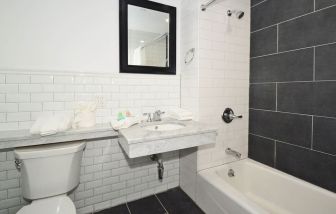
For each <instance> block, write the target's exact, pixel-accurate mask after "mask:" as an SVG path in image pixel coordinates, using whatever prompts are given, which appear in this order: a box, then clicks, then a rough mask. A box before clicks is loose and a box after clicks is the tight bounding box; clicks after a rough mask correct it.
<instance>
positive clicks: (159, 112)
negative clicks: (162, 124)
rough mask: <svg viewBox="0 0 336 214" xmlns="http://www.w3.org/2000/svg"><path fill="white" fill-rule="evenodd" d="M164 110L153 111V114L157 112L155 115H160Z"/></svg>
mask: <svg viewBox="0 0 336 214" xmlns="http://www.w3.org/2000/svg"><path fill="white" fill-rule="evenodd" d="M164 113H165V112H164V111H161V110H157V111H155V114H157V115H162V114H164Z"/></svg>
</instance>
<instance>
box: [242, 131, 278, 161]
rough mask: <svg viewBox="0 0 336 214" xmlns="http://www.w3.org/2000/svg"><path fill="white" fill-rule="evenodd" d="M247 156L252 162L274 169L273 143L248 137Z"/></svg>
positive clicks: (264, 139) (259, 138)
mask: <svg viewBox="0 0 336 214" xmlns="http://www.w3.org/2000/svg"><path fill="white" fill-rule="evenodd" d="M248 147H249V150H248V155H249V157H250V158H252V159H253V160H256V161H258V162H260V163H263V164H266V165H268V166H272V167H274V164H275V162H274V161H275V160H274V154H275V141H274V140H269V139H266V138H262V137H258V136H255V135H251V134H250V135H249V144H248Z"/></svg>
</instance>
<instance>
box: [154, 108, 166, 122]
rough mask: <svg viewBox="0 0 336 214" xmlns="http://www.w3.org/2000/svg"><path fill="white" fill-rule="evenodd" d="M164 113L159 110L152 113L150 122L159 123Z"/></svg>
mask: <svg viewBox="0 0 336 214" xmlns="http://www.w3.org/2000/svg"><path fill="white" fill-rule="evenodd" d="M164 113H165V112H164V111H161V110H157V111H155V112H154V113H153V119H152V121H161V120H162V119H161V115H162V114H164Z"/></svg>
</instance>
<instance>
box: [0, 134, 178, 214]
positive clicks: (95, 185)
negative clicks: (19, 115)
mask: <svg viewBox="0 0 336 214" xmlns="http://www.w3.org/2000/svg"><path fill="white" fill-rule="evenodd" d="M162 158H163V160H164V167H165V172H164V178H163V180H162V181H159V180H158V175H157V165H156V163H155V162H153V161H151V160H149V157H142V158H135V159H129V158H127V156H126V154H125V153H123V151H122V150H121V148H120V147H119V145H118V141H117V139H108V140H97V141H91V142H87V147H86V149H85V151H84V155H83V159H82V164H81V175H80V184H79V186H78V187H77V188H76V189H75V190H74V191H73V192H72V193H71V194H70V197H71V199H72V200H73V201H74V203H75V205H76V208H77V212H78V213H91V212H95V211H98V210H102V209H105V208H108V207H112V206H116V205H118V204H122V203H125V202H126V201H132V200H136V199H139V198H143V197H146V196H148V195H151V194H154V193H158V192H162V191H166V190H167V189H170V188H174V187H177V186H178V185H179V152H169V153H165V154H163V156H162ZM20 179H21V178H20V173H19V172H18V171H17V169H16V168H15V164H14V156H13V151H2V152H0V213H1V214H14V213H16V212H17V211H18V210H19V209H20V208H21V207H22V206H23V205H26V204H27V202H26V201H25V200H24V199H23V198H22V196H21V186H20Z"/></svg>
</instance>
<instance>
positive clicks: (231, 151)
mask: <svg viewBox="0 0 336 214" xmlns="http://www.w3.org/2000/svg"><path fill="white" fill-rule="evenodd" d="M225 152H226V154H229V155H234V156H235V157H236V158H237V159H240V158H241V154H240V153H239V152H237V151H235V150H232V149H231V148H227V149H225Z"/></svg>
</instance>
